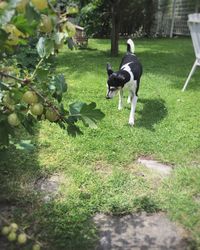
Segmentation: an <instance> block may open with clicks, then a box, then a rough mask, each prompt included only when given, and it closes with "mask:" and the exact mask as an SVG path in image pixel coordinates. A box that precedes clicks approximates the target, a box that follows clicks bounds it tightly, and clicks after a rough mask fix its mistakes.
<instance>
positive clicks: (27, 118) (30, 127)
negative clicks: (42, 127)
mask: <svg viewBox="0 0 200 250" xmlns="http://www.w3.org/2000/svg"><path fill="white" fill-rule="evenodd" d="M17 115H18V117H19V119H20V121H21V123H22V125H23V126H24V128H25V129H26V130H27V132H28V133H29V134H31V135H34V126H35V124H36V121H37V120H36V119H35V117H33V116H32V115H31V114H28V115H23V114H22V113H17Z"/></svg>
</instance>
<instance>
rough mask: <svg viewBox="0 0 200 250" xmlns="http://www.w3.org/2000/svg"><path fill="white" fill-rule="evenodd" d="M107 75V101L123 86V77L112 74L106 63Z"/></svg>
mask: <svg viewBox="0 0 200 250" xmlns="http://www.w3.org/2000/svg"><path fill="white" fill-rule="evenodd" d="M107 73H108V81H107V87H108V90H107V95H106V98H107V99H112V98H113V97H114V96H115V95H116V94H117V92H118V90H120V89H121V88H122V87H123V86H124V80H125V77H124V76H123V75H122V74H121V73H120V72H114V71H113V70H112V67H111V65H110V64H109V63H107Z"/></svg>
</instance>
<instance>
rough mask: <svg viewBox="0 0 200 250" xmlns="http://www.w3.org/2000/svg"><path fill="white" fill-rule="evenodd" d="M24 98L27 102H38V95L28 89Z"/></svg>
mask: <svg viewBox="0 0 200 250" xmlns="http://www.w3.org/2000/svg"><path fill="white" fill-rule="evenodd" d="M22 100H23V101H24V102H25V103H27V104H33V103H37V102H38V97H37V95H36V93H35V92H33V91H30V90H28V91H26V92H25V93H24V95H23V97H22Z"/></svg>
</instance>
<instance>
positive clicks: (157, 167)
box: [137, 157, 172, 177]
mask: <svg viewBox="0 0 200 250" xmlns="http://www.w3.org/2000/svg"><path fill="white" fill-rule="evenodd" d="M137 161H138V163H140V164H142V165H144V166H145V167H147V168H149V169H152V170H154V171H156V172H158V173H160V174H161V175H162V176H163V177H165V176H169V175H170V174H171V172H172V167H171V166H169V165H166V164H162V163H160V162H157V161H154V160H152V159H147V158H145V157H140V158H138V160H137Z"/></svg>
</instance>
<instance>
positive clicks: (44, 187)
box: [35, 174, 62, 202]
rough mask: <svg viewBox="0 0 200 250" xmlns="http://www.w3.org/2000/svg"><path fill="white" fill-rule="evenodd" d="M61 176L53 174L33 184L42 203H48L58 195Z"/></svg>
mask: <svg viewBox="0 0 200 250" xmlns="http://www.w3.org/2000/svg"><path fill="white" fill-rule="evenodd" d="M61 182H62V176H60V175H58V174H54V175H52V176H50V177H48V178H41V179H38V180H37V181H36V182H35V188H36V190H37V191H38V192H39V193H40V194H41V196H42V199H43V201H44V202H49V201H51V200H52V199H54V198H55V197H56V195H57V194H58V190H59V186H60V184H61Z"/></svg>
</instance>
